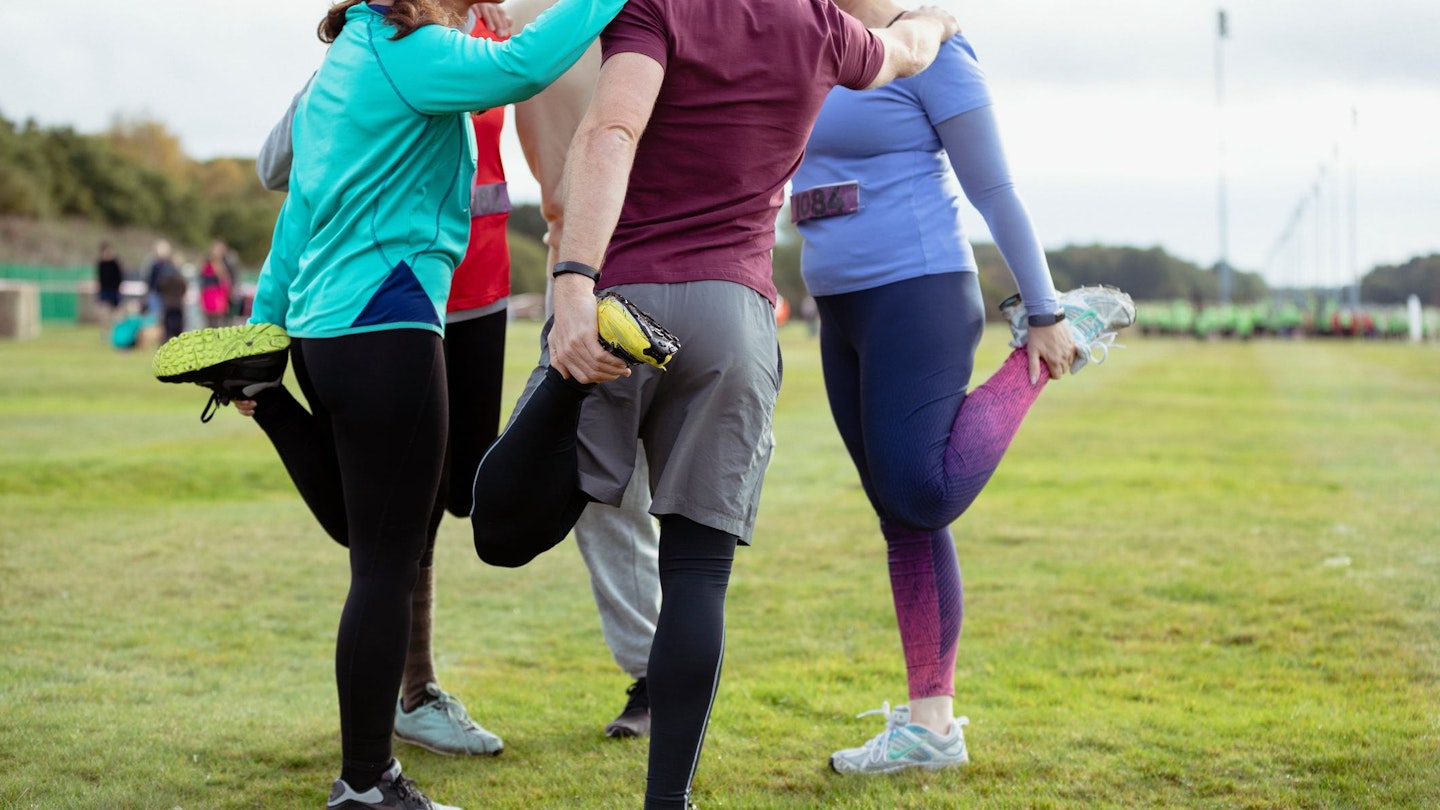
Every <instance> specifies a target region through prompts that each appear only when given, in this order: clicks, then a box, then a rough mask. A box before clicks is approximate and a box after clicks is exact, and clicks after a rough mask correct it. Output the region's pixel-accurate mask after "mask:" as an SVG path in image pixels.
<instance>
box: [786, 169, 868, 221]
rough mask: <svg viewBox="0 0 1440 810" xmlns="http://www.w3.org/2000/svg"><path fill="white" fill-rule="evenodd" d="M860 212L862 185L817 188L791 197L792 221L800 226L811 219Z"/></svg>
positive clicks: (848, 184)
mask: <svg viewBox="0 0 1440 810" xmlns="http://www.w3.org/2000/svg"><path fill="white" fill-rule="evenodd" d="M859 210H860V183H859V182H858V181H856V180H851V181H850V182H848V183H835V184H834V185H829V186H816V187H814V188H810V189H806V190H804V191H797V192H796V193H794V194H791V195H790V221H791V222H793V223H795V224H797V225H798V224H800V223H801V222H804V221H806V220H809V219H820V218H821V217H838V216H843V215H845V214H853V213H855V212H856V211H859Z"/></svg>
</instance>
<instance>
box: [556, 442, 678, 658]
mask: <svg viewBox="0 0 1440 810" xmlns="http://www.w3.org/2000/svg"><path fill="white" fill-rule="evenodd" d="M635 472H636V475H634V476H632V477H631V478H630V485H629V486H628V487H627V488H626V489H625V497H624V498H623V499H622V500H621V502H620V506H618V507H616V506H609V505H607V504H603V503H592V504H590V505H589V506H587V507H585V512H584V513H583V514H582V515H581V516H580V520H579V522H577V523H576V524H575V543H576V544H577V545H578V546H580V556H581V557H582V558H583V559H584V560H585V567H586V568H588V569H590V588H591V590H593V591H594V592H595V607H596V608H597V609H598V610H599V612H600V632H601V633H603V634H604V636H605V643H606V645H608V646H609V647H610V654H611V655H613V656H615V663H616V664H618V665H619V666H620V668H621V669H623V670H625V672H626V673H628V674H629V675H630V677H631V678H643V677H645V670H646V666H647V664H648V663H649V661H650V641H651V639H652V638H653V637H654V636H655V619H656V617H658V616H659V615H660V574H659V571H658V570H657V567H656V566H657V559H658V556H659V551H660V527H659V525H658V524H657V522H656V521H655V518H653V517H651V516H650V513H649V509H650V473H649V469H648V465H647V464H646V463H645V453H644V450H643V448H642V450H641V452H639V453H638V454H637V458H636V459H635Z"/></svg>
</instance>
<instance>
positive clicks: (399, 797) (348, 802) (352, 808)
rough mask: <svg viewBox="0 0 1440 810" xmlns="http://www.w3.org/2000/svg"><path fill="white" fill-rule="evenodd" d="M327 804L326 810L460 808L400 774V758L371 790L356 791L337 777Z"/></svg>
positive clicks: (442, 809) (392, 761)
mask: <svg viewBox="0 0 1440 810" xmlns="http://www.w3.org/2000/svg"><path fill="white" fill-rule="evenodd" d="M325 807H326V808H327V810H460V808H458V807H451V806H450V805H448V804H438V803H436V802H433V801H431V800H430V799H429V798H427V797H426V796H425V794H424V793H421V792H420V788H419V786H417V785H416V784H415V780H413V779H411V778H410V777H408V776H405V775H403V774H401V773H400V760H398V759H392V760H390V768H389V770H387V771H385V773H384V774H382V775H381V776H380V781H379V782H378V783H377V784H376V785H375V786H374V787H372V788H370V789H369V790H364V791H357V790H355V788H352V787H350V785H349V783H347V782H346V781H345V780H344V779H336V780H335V784H334V785H332V786H331V788H330V798H329V800H327V801H326V802H325Z"/></svg>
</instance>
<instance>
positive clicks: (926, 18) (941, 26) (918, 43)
mask: <svg viewBox="0 0 1440 810" xmlns="http://www.w3.org/2000/svg"><path fill="white" fill-rule="evenodd" d="M871 31H872V33H874V34H875V36H876V37H877V38H878V39H879V40H880V41H881V42H882V43H884V45H885V62H884V63H883V64H882V65H881V66H880V72H879V73H877V74H876V75H875V79H874V81H872V82H870V85H869V86H868V87H866V88H865V89H866V90H873V89H875V88H876V87H883V86H884V85H887V84H889V83H890V82H892V81H894V80H896V79H903V78H906V77H907V76H914V75H915V74H916V73H919V72H920V71H922V70H924V69H925V68H927V67H930V63H931V62H934V61H935V56H936V54H938V53H939V52H940V45H941V43H943V42H944V41H945V40H947V39H949V38H950V37H953V36H955V35H956V34H958V33H959V32H960V25H959V23H957V22H955V18H954V17H951V16H950V15H949V14H948V13H946V12H945V11H942V10H940V9H937V8H934V7H931V6H925V7H923V8H919V9H916V10H915V11H911V12H907V13H906V14H905V18H904V19H902V20H896V21H895V23H894V24H893V25H891V26H889V27H887V28H876V29H871Z"/></svg>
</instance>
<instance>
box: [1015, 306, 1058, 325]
mask: <svg viewBox="0 0 1440 810" xmlns="http://www.w3.org/2000/svg"><path fill="white" fill-rule="evenodd" d="M1063 320H1065V310H1063V309H1062V310H1060V311H1058V312H1050V313H1045V314H1042V315H1030V316H1028V317H1026V318H1025V322H1026V323H1027V324H1029V325H1030V326H1054V325H1055V324H1057V323H1060V322H1061V321H1063Z"/></svg>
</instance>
